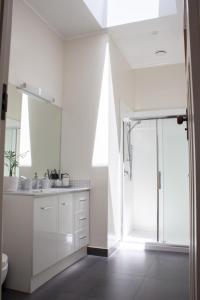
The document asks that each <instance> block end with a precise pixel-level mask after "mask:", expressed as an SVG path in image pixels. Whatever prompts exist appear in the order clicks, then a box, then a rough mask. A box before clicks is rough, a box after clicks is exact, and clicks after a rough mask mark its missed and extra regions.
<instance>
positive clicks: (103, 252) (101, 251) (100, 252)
mask: <svg viewBox="0 0 200 300" xmlns="http://www.w3.org/2000/svg"><path fill="white" fill-rule="evenodd" d="M108 252H109V251H108V249H106V248H94V247H87V254H88V255H95V256H103V257H108Z"/></svg>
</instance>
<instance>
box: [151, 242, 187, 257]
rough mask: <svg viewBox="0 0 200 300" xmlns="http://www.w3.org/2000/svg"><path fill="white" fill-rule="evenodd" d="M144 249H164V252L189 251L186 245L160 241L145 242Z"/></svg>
mask: <svg viewBox="0 0 200 300" xmlns="http://www.w3.org/2000/svg"><path fill="white" fill-rule="evenodd" d="M145 250H147V251H148V250H153V251H166V252H178V253H187V254H188V253H189V247H188V246H179V245H170V244H162V243H146V245H145Z"/></svg>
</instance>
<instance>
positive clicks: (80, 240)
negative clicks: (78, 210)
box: [75, 228, 89, 250]
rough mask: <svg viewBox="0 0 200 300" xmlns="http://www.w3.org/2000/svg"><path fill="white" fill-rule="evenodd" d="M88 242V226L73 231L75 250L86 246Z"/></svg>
mask: <svg viewBox="0 0 200 300" xmlns="http://www.w3.org/2000/svg"><path fill="white" fill-rule="evenodd" d="M88 243H89V230H88V228H85V229H82V230H79V231H77V232H76V233H75V248H76V250H78V249H80V248H82V247H84V246H87V245H88Z"/></svg>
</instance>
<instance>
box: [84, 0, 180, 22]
mask: <svg viewBox="0 0 200 300" xmlns="http://www.w3.org/2000/svg"><path fill="white" fill-rule="evenodd" d="M84 2H85V4H86V5H87V6H88V8H89V10H90V11H91V13H92V14H93V15H94V17H95V18H96V20H97V21H98V23H99V24H100V25H101V26H102V27H103V28H106V27H112V26H117V25H122V24H128V23H133V22H139V21H144V20H149V19H155V18H160V17H164V16H168V15H174V14H176V13H177V9H176V0H95V1H94V0H84Z"/></svg>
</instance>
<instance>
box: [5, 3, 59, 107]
mask: <svg viewBox="0 0 200 300" xmlns="http://www.w3.org/2000/svg"><path fill="white" fill-rule="evenodd" d="M13 2H14V7H13V21H12V22H13V23H12V37H11V54H10V70H9V82H10V83H12V84H14V85H18V84H20V83H22V82H24V81H25V82H27V83H28V84H30V85H32V86H34V87H40V88H42V89H43V90H44V91H46V92H47V93H48V94H50V95H52V96H53V97H54V98H55V99H56V104H57V105H59V106H61V104H62V99H63V74H64V68H63V65H64V64H63V60H64V42H63V41H62V40H61V39H60V38H59V37H58V36H57V35H56V34H55V33H54V32H52V31H51V30H50V29H49V28H48V27H47V25H46V24H45V23H44V22H43V21H42V20H41V19H40V18H39V17H38V16H37V15H36V14H35V13H34V12H33V11H32V10H31V9H30V8H29V7H28V6H27V5H25V4H24V2H23V1H22V0H14V1H13Z"/></svg>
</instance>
